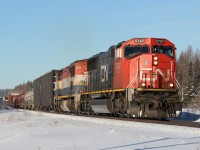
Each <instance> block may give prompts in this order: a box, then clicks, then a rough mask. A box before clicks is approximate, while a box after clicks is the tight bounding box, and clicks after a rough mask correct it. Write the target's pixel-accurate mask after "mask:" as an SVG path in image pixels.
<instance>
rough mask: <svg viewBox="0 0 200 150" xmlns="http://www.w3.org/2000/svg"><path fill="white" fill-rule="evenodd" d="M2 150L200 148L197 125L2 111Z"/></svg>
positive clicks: (0, 149) (184, 149) (0, 147)
mask: <svg viewBox="0 0 200 150" xmlns="http://www.w3.org/2000/svg"><path fill="white" fill-rule="evenodd" d="M0 127H1V130H0V139H1V140H0V150H13V149H14V150H144V149H166V150H169V149H170V150H171V149H181V150H188V149H190V150H191V149H194V150H200V130H199V129H197V128H189V127H178V126H167V125H158V124H145V123H137V122H124V121H116V120H107V119H94V118H86V117H77V116H66V115H57V114H48V113H41V112H32V111H26V110H1V111H0Z"/></svg>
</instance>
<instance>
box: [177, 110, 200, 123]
mask: <svg viewBox="0 0 200 150" xmlns="http://www.w3.org/2000/svg"><path fill="white" fill-rule="evenodd" d="M178 120H183V121H194V122H200V108H199V109H197V108H183V113H182V115H181V117H180V118H179V119H178Z"/></svg>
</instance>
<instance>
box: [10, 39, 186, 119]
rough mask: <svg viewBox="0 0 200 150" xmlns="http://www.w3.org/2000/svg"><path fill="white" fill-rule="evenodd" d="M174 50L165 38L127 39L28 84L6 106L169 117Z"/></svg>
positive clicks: (174, 94) (176, 108)
mask: <svg viewBox="0 0 200 150" xmlns="http://www.w3.org/2000/svg"><path fill="white" fill-rule="evenodd" d="M179 88H180V86H179V83H178V81H177V80H176V48H175V45H174V44H173V43H172V42H170V41H168V40H167V39H161V38H132V39H130V40H127V41H123V42H121V43H119V44H117V45H114V46H111V47H110V48H109V49H108V50H107V51H106V52H101V53H99V54H96V55H94V56H92V57H90V58H88V59H83V60H77V61H75V62H73V63H71V64H70V65H69V66H67V67H65V68H63V69H61V70H51V71H50V72H48V73H46V74H44V75H42V76H41V77H39V78H37V79H36V80H34V81H33V91H32V92H31V91H30V92H29V93H24V94H20V95H18V96H14V98H15V100H13V99H12V98H11V99H12V100H10V101H12V102H10V104H11V105H13V106H15V107H18V108H28V109H35V110H46V111H47V110H54V111H64V112H73V113H87V114H102V113H109V114H111V115H119V116H128V117H149V118H169V117H179V116H180V114H181V112H182V102H181V98H180V90H179Z"/></svg>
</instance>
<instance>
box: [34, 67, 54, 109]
mask: <svg viewBox="0 0 200 150" xmlns="http://www.w3.org/2000/svg"><path fill="white" fill-rule="evenodd" d="M56 72H57V70H51V71H50V72H48V73H46V74H44V75H42V76H41V77H39V78H37V79H35V80H34V81H33V92H34V94H33V95H34V96H33V97H34V108H35V109H36V110H52V109H53V108H54V96H55V91H54V89H55V75H56Z"/></svg>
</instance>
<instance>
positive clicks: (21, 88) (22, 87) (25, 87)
mask: <svg viewBox="0 0 200 150" xmlns="http://www.w3.org/2000/svg"><path fill="white" fill-rule="evenodd" d="M32 89H33V82H32V81H27V82H26V83H22V84H19V85H17V86H15V87H14V88H13V89H12V91H11V92H12V93H25V92H28V91H30V90H32Z"/></svg>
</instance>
